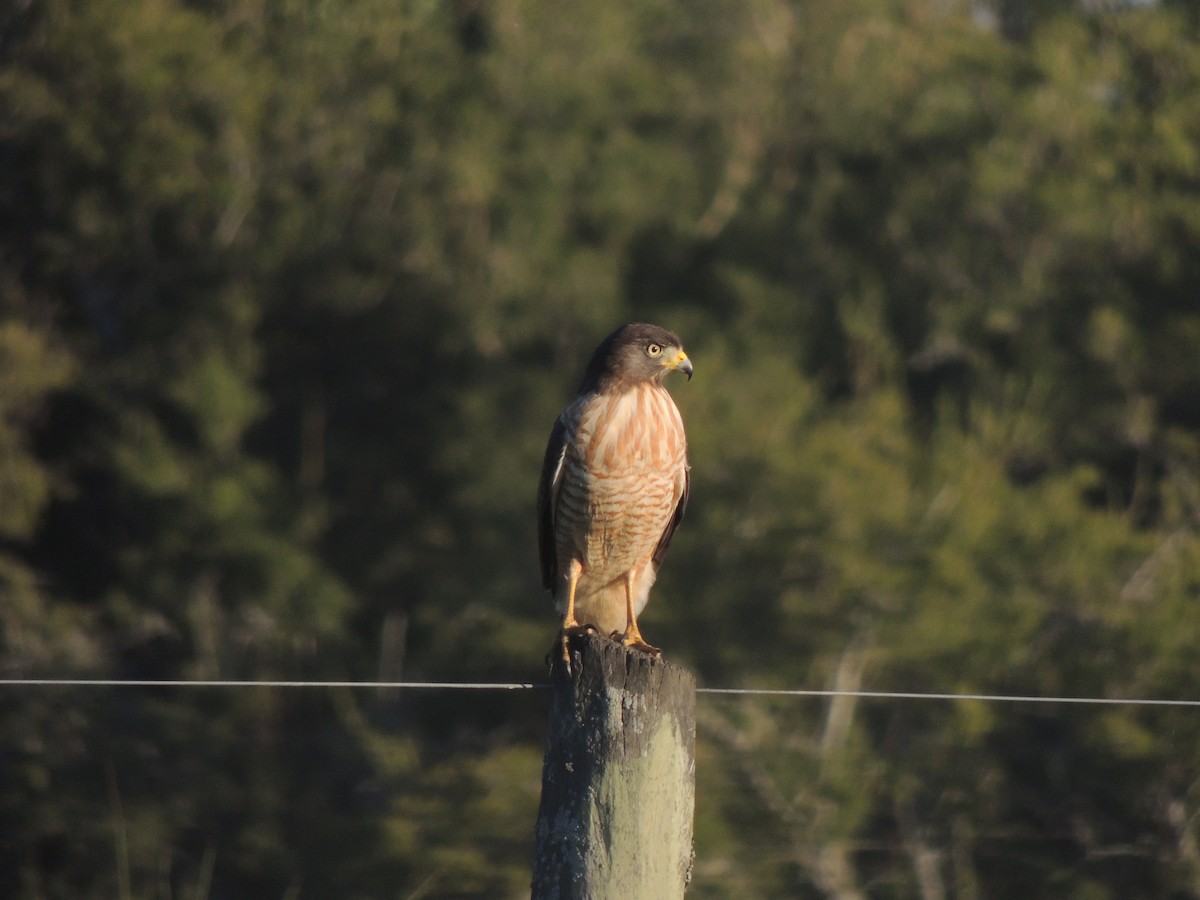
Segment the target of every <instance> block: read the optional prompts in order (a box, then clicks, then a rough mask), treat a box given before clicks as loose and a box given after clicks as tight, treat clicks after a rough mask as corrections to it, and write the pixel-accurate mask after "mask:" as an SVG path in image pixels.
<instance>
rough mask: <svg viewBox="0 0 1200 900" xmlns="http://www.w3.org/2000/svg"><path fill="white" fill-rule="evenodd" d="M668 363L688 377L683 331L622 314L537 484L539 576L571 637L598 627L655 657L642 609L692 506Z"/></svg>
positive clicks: (557, 427)
mask: <svg viewBox="0 0 1200 900" xmlns="http://www.w3.org/2000/svg"><path fill="white" fill-rule="evenodd" d="M671 372H682V373H683V374H684V375H686V376H687V377H688V380H689V381H690V380H691V377H692V363H691V360H689V359H688V357H687V354H686V353H684V352H683V345H682V343H681V342H680V340H679V338H678V337H676V336H675V335H674V334H672V333H671V332H669V331H667V330H666V329H665V328H659V327H658V326H657V325H646V324H642V323H634V324H630V325H623V326H622V327H620V328H618V329H617V330H616V331H614V332H613V333H612V334H610V335H609V336H608V337H606V338H605V339H604V340H603V341H601V342H600V346H599V347H597V348H596V351H595V352H594V353H593V354H592V359H591V362H590V363H588V367H587V371H586V372H585V373H584V376H583V381H582V382H580V385H579V390H578V391H577V392H576V395H575V399H574V400H572V401H571V402H570V403H569V404H567V407H566V409H564V410H563V411H562V413H561V414H560V415H559V417H558V419H557V420H556V421H555V423H554V428H553V429H552V430H551V432H550V442H549V444H548V445H547V446H546V458H545V461H544V462H543V464H542V477H541V481H540V482H539V484H538V546H539V550H540V554H541V561H542V583H543V585H544V586H545V587H546V588H547V589H548V590H550V591H552V592H553V594H554V603H555V607H556V608H557V610H558V612H559V613H560V614H561V615H562V617H563V618H562V627H563V637H562V641H563V655H564V657H566V655H567V645H566V642H567V638H569V637H570V636H571V635H573V634H578V633H580V632H584V631H588V630H590V629H593V628H594V629H595V630H598V631H599V632H601V633H602V634H606V635H609V636H611V637H612V638H613V639H614V640H619V641H620V642H621V643H622V644H624V645H625V646H627V647H632V648H634V649H637V650H640V651H642V652H643V653H647V654H650V655H652V656H658V655H659V651H658V649H657V648H655V647H652V646H650V644H648V643H646V641H645V640H644V639H643V638H642V634H641V631H640V630H639V629H638V624H637V617H638V614H639V613H641V611H642V610H643V609H644V608H645V606H646V602H647V600H649V598H650V587H651V585H653V584H654V579H655V577H656V575H657V573H658V568H659V566H660V565H662V561H663V557H664V556H665V555H666V552H667V546H668V545H669V544H670V543H671V537H672V536H673V535H674V534H675V529H676V528H677V527H679V522H680V520H681V519H683V512H684V509H685V507H686V506H687V500H688V491H689V488H690V482H689V474H688V461H687V440H686V438H685V436H684V431H683V419H682V418H681V417H680V415H679V409H678V408H677V407H676V406H675V401H674V400H672V399H671V395H670V394H669V393H667V390H666V388H665V387H663V380H664V379H665V378H666V377H667V375H668V374H670V373H671ZM581 623H582V624H581Z"/></svg>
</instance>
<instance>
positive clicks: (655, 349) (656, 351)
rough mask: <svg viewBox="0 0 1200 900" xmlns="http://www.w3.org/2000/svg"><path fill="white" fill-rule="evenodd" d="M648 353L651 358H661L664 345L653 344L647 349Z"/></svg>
mask: <svg viewBox="0 0 1200 900" xmlns="http://www.w3.org/2000/svg"><path fill="white" fill-rule="evenodd" d="M646 352H647V353H649V354H650V355H651V356H660V355H661V354H662V345H661V344H651V345H650V346H649V347H647V348H646Z"/></svg>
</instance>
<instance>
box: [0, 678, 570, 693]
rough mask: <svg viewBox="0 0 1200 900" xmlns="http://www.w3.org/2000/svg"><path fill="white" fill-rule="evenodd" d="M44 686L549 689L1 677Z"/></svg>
mask: <svg viewBox="0 0 1200 900" xmlns="http://www.w3.org/2000/svg"><path fill="white" fill-rule="evenodd" d="M17 685H41V686H43V687H201V688H227V687H234V688H244V687H265V688H398V689H405V690H421V689H424V690H457V691H522V690H530V689H538V688H547V687H549V686H550V685H548V684H532V683H530V682H512V683H504V682H469V681H443V682H437V681H220V680H205V679H195V680H193V679H175V680H169V679H148V680H145V681H142V680H139V679H133V678H0V687H14V686H17Z"/></svg>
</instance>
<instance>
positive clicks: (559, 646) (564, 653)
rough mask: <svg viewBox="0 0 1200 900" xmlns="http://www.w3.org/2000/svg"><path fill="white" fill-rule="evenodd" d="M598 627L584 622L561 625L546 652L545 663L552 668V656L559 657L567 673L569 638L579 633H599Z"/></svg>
mask: <svg viewBox="0 0 1200 900" xmlns="http://www.w3.org/2000/svg"><path fill="white" fill-rule="evenodd" d="M599 633H600V629H598V628H597V627H596V626H595V625H590V624H585V625H580V624H579V623H578V622H574V623H571V624H567V625H563V627H562V631H561V632H559V635H558V640H556V641H555V642H554V646H553V647H551V648H550V652H549V653H547V654H546V664H547V665H548V666H549V667H550V668H551V669H553V668H554V658H555V657H556V656H557V658H559V659H561V660H562V661H563V665H564V666H566V667H567V674H568V675H570V674H572V673H571V638H573V637H575V636H577V635H580V634H599Z"/></svg>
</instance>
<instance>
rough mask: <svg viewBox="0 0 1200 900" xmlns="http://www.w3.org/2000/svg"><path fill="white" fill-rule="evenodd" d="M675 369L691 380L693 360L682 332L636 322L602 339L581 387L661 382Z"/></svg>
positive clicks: (581, 388) (619, 388)
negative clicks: (674, 332)
mask: <svg viewBox="0 0 1200 900" xmlns="http://www.w3.org/2000/svg"><path fill="white" fill-rule="evenodd" d="M671 372H682V373H683V374H684V375H686V376H687V377H688V380H689V381H690V380H691V378H692V361H691V360H690V359H688V355H687V354H686V353H684V352H683V342H682V341H681V340H680V339H679V337H678V335H675V334H672V333H671V332H670V331H667V329H665V328H660V327H658V326H657V325H647V324H644V323H642V322H634V323H632V324H629V325H622V326H621V327H620V328H618V329H617V330H616V331H614V332H613V333H612V334H610V335H609V336H608V337H606V338H605V339H604V340H603V341H601V342H600V346H599V347H597V348H596V352H595V353H593V354H592V361H591V362H590V363H589V364H588V368H587V373H586V374H585V375H584V377H583V384H582V385H581V386H580V390H581V392H583V391H591V390H613V389H616V390H623V389H627V388H630V387H633V386H635V385H638V384H642V383H645V382H648V381H649V382H655V383H658V384H661V383H662V380H663V379H664V378H666V377H667V375H669V374H670V373H671Z"/></svg>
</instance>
